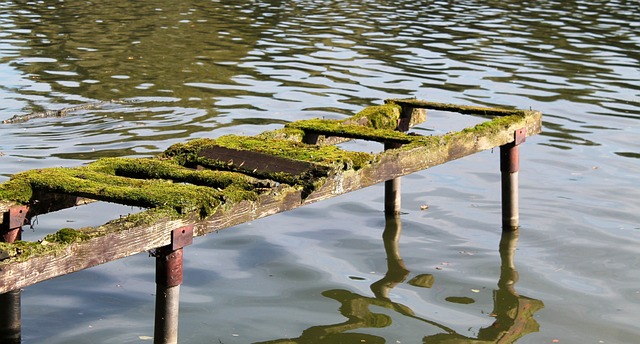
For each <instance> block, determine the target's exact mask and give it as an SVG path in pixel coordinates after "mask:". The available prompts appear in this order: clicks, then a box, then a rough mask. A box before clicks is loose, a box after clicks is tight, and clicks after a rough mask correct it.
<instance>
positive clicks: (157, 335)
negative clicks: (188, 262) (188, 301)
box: [153, 225, 193, 344]
mask: <svg viewBox="0 0 640 344" xmlns="http://www.w3.org/2000/svg"><path fill="white" fill-rule="evenodd" d="M192 242H193V225H190V226H186V227H183V228H180V229H176V230H174V231H172V232H171V245H168V246H165V247H161V248H159V249H158V250H157V252H156V314H155V327H154V331H153V342H154V344H177V343H178V319H179V307H180V284H182V266H183V264H182V256H183V249H182V248H183V247H184V246H187V245H191V243H192Z"/></svg>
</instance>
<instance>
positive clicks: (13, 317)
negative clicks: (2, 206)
mask: <svg viewBox="0 0 640 344" xmlns="http://www.w3.org/2000/svg"><path fill="white" fill-rule="evenodd" d="M28 211H29V208H28V207H27V206H16V207H11V208H10V209H9V211H8V212H7V213H5V214H0V216H5V220H6V221H5V222H6V223H7V224H8V225H7V227H5V228H0V242H6V243H12V242H14V241H16V240H20V239H21V237H22V225H23V224H25V222H26V221H28V220H27V213H28ZM20 299H21V292H20V290H19V289H18V290H12V291H10V292H7V293H4V294H0V343H7V344H19V343H21V341H22V333H21V331H22V321H21V312H20V308H21V305H20V301H21V300H20Z"/></svg>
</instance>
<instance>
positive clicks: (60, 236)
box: [43, 228, 89, 244]
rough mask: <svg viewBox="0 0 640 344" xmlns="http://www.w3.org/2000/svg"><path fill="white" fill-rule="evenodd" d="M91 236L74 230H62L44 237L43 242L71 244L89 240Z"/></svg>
mask: <svg viewBox="0 0 640 344" xmlns="http://www.w3.org/2000/svg"><path fill="white" fill-rule="evenodd" d="M88 238H89V236H88V235H87V234H84V233H82V232H79V231H76V230H75V229H73V228H62V229H61V230H59V231H57V232H55V233H53V234H49V235H47V236H45V237H44V239H43V241H46V242H49V243H59V244H71V243H74V242H78V241H82V240H86V239H88Z"/></svg>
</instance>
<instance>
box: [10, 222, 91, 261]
mask: <svg viewBox="0 0 640 344" xmlns="http://www.w3.org/2000/svg"><path fill="white" fill-rule="evenodd" d="M89 238H91V236H90V235H88V234H85V233H83V232H81V231H77V230H74V229H73V228H62V229H60V230H59V231H57V232H55V233H53V234H48V235H46V236H45V237H44V238H43V239H42V240H40V241H36V242H28V241H21V240H18V241H16V242H15V243H11V244H10V243H4V242H1V243H0V260H5V259H13V260H16V261H24V260H27V259H28V258H30V257H33V256H35V255H39V254H46V253H50V252H57V251H62V250H64V249H65V248H66V247H68V246H69V245H70V244H73V243H76V242H81V241H84V240H87V239H89Z"/></svg>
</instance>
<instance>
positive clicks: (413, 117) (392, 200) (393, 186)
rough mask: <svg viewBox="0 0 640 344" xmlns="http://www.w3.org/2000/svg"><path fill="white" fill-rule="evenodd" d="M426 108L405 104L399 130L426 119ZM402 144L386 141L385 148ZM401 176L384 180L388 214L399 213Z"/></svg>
mask: <svg viewBox="0 0 640 344" xmlns="http://www.w3.org/2000/svg"><path fill="white" fill-rule="evenodd" d="M426 118H427V116H426V112H425V111H424V109H414V108H413V107H410V106H403V107H402V112H401V114H400V118H399V120H398V126H397V127H396V130H397V131H401V132H407V131H409V127H410V126H411V124H412V123H415V122H422V121H424V120H426ZM401 146H402V144H399V143H393V142H385V143H384V150H387V149H394V148H400V147H401ZM400 180H401V179H400V177H397V178H394V179H391V180H387V181H385V182H384V212H385V214H387V215H399V214H400V203H401V196H400V195H401V187H400Z"/></svg>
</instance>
